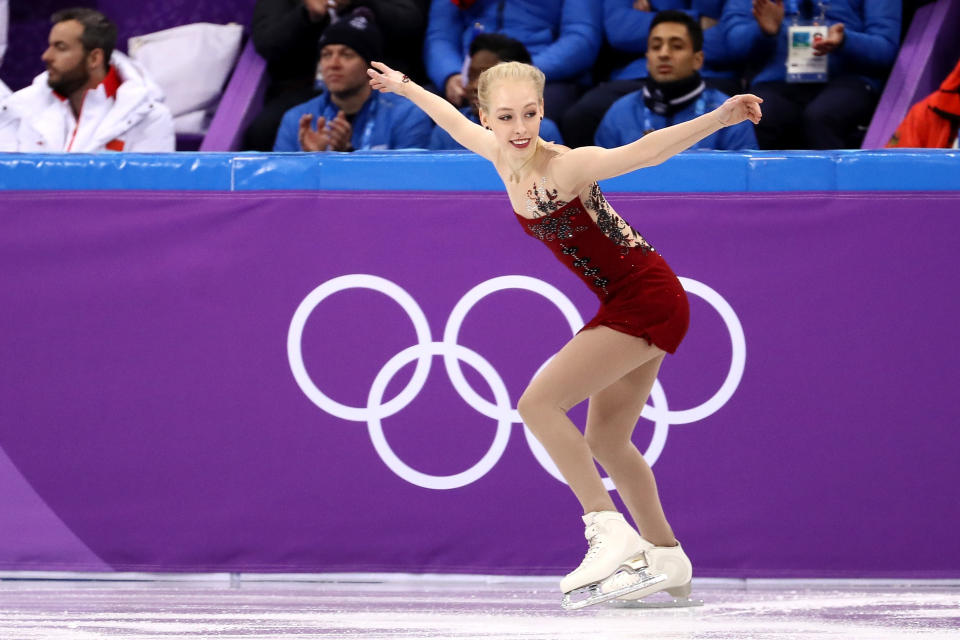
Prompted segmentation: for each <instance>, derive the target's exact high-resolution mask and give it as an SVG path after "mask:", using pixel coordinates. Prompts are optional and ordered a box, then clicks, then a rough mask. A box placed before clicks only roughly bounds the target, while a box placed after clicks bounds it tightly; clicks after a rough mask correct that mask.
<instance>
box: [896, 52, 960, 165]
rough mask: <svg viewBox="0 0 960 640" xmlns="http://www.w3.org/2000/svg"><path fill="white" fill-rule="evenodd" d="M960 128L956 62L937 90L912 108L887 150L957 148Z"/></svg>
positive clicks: (959, 72) (959, 74)
mask: <svg viewBox="0 0 960 640" xmlns="http://www.w3.org/2000/svg"><path fill="white" fill-rule="evenodd" d="M958 127H960V61H958V62H957V66H956V67H954V68H953V71H952V72H951V73H950V75H948V76H947V79H946V80H944V81H943V84H941V85H940V89H938V90H937V91H934V92H933V93H931V94H930V95H929V96H927V97H926V98H924V99H923V100H921V101H920V102H918V103H917V104H915V105H913V106H912V107H911V108H910V111H909V112H907V117H906V118H904V119H903V122H901V123H900V126H899V127H897V130H896V132H895V133H894V134H893V137H892V138H890V142H888V143H887V146H888V147H921V148H928V149H957V148H958V147H960V145H958V144H957V129H958Z"/></svg>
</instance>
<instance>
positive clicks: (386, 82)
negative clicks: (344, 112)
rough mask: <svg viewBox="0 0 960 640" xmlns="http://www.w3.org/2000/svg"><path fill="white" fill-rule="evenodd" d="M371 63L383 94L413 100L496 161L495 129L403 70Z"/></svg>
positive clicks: (372, 82)
mask: <svg viewBox="0 0 960 640" xmlns="http://www.w3.org/2000/svg"><path fill="white" fill-rule="evenodd" d="M370 64H371V66H373V67H375V68H374V69H367V75H369V76H370V86H371V87H372V88H374V89H376V90H377V91H380V92H381V93H388V92H392V93H396V94H398V95H401V96H403V97H405V98H407V99H409V100H410V101H411V102H413V104H415V105H417V106H418V107H420V109H421V110H423V112H424V113H426V114H427V115H428V116H430V117H431V118H432V119H433V121H434V122H436V123H437V126H439V127H441V128H442V129H443V130H444V131H446V132H447V133H449V134H450V135H451V136H453V139H454V140H456V141H457V142H459V143H460V144H461V145H463V146H464V147H466V148H467V149H469V150H470V151H473V152H474V153H476V154H479V155H481V156H483V157H484V158H486V159H487V160H491V161H492V160H493V158H494V157H495V155H496V140H495V139H494V136H493V132H492V131H488V130H487V129H484V128H483V127H481V126H480V125H478V124H474V123H473V122H470V120H468V119H467V118H466V116H464V115H463V114H462V113H460V112H459V111H457V109H456V108H455V107H454V106H453V105H452V104H450V103H449V102H447V101H446V100H444V99H443V98H441V97H440V96H438V95H435V94H433V93H430V92H429V91H427V90H426V89H424V88H423V87H421V86H419V85H418V84H417V83H415V82H414V81H413V80H410V79H409V78H407V76H405V75H403V74H402V73H400V72H399V71H395V70H393V69H391V68H390V67H388V66H387V65H385V64H383V63H382V62H371V63H370Z"/></svg>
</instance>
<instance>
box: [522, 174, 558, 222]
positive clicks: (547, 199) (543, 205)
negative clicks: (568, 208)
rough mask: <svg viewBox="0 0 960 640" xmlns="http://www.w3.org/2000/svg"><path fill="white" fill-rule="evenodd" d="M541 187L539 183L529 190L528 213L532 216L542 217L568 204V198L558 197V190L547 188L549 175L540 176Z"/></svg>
mask: <svg viewBox="0 0 960 640" xmlns="http://www.w3.org/2000/svg"><path fill="white" fill-rule="evenodd" d="M540 187H541V188H540V189H537V183H536V182H534V183H533V187H532V188H531V189H529V190H528V191H527V213H528V214H529V216H528V217H530V218H540V217H542V216H546V215H549V214H551V213H553V212H554V211H556V210H557V209H559V208H561V207H563V206H565V205H566V204H567V202H566V200H560V199H559V198H558V197H557V190H556V189H553V190H550V189H548V188H547V177H546V176H543V177H542V178H540Z"/></svg>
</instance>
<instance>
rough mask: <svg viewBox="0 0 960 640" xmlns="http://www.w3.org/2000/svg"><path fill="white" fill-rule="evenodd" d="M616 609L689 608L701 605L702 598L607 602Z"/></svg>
mask: <svg viewBox="0 0 960 640" xmlns="http://www.w3.org/2000/svg"><path fill="white" fill-rule="evenodd" d="M608 604H609V606H612V607H616V608H617V609H689V608H691V607H702V606H703V600H698V599H696V598H673V599H672V600H614V601H613V602H610V603H608Z"/></svg>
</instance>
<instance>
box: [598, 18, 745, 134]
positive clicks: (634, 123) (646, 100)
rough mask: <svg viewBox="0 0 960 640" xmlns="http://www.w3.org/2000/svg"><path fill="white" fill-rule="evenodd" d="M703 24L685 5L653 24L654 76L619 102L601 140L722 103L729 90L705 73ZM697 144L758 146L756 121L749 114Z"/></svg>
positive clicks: (687, 116)
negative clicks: (720, 88)
mask: <svg viewBox="0 0 960 640" xmlns="http://www.w3.org/2000/svg"><path fill="white" fill-rule="evenodd" d="M702 66H703V30H702V29H701V28H700V24H699V23H698V22H697V21H696V20H694V19H693V18H691V17H690V16H689V15H687V14H686V13H684V12H682V11H661V12H660V13H658V14H657V15H656V17H655V18H654V19H653V21H652V22H651V24H650V38H649V43H648V45H647V70H648V71H649V76H648V77H647V79H646V81H645V82H646V84H645V86H644V88H643V89H642V90H641V91H635V92H633V93H628V94H627V95H625V96H624V97H622V98H620V99H619V100H617V101H616V102H614V103H613V106H611V107H610V110H609V111H608V112H607V114H606V115H605V116H604V117H603V120H602V121H601V122H600V126H599V128H598V129H597V134H596V144H597V145H598V146H601V147H607V148H608V149H609V148H613V147H619V146H621V145H625V144H629V143H630V142H633V141H634V140H637V139H638V138H641V137H643V136H644V135H646V134H648V133H650V132H651V131H655V130H657V129H663V128H664V127H669V126H672V125H675V124H678V123H680V122H685V121H687V120H693V119H694V118H696V117H698V116H701V115H703V114H705V113H708V112H710V111H713V110H714V109H716V108H717V107H719V106H720V105H722V104H723V103H724V102H725V101H726V100H727V98H728V97H729V96H727V95H726V94H725V93H721V92H720V91H718V90H716V89H708V88H707V86H706V84H705V83H704V81H703V79H702V78H701V77H700V68H701V67H702ZM691 148H692V149H756V148H757V138H756V135H755V134H754V132H753V124H751V123H750V122H749V121H747V120H744V121H743V122H741V123H740V124H737V125H734V126H732V127H726V128H724V129H721V130H719V131H717V132H716V133H714V134H713V135H710V136H708V137H706V138H704V139H703V140H701V141H700V142H698V143H696V144H695V145H694V146H693V147H691Z"/></svg>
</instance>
